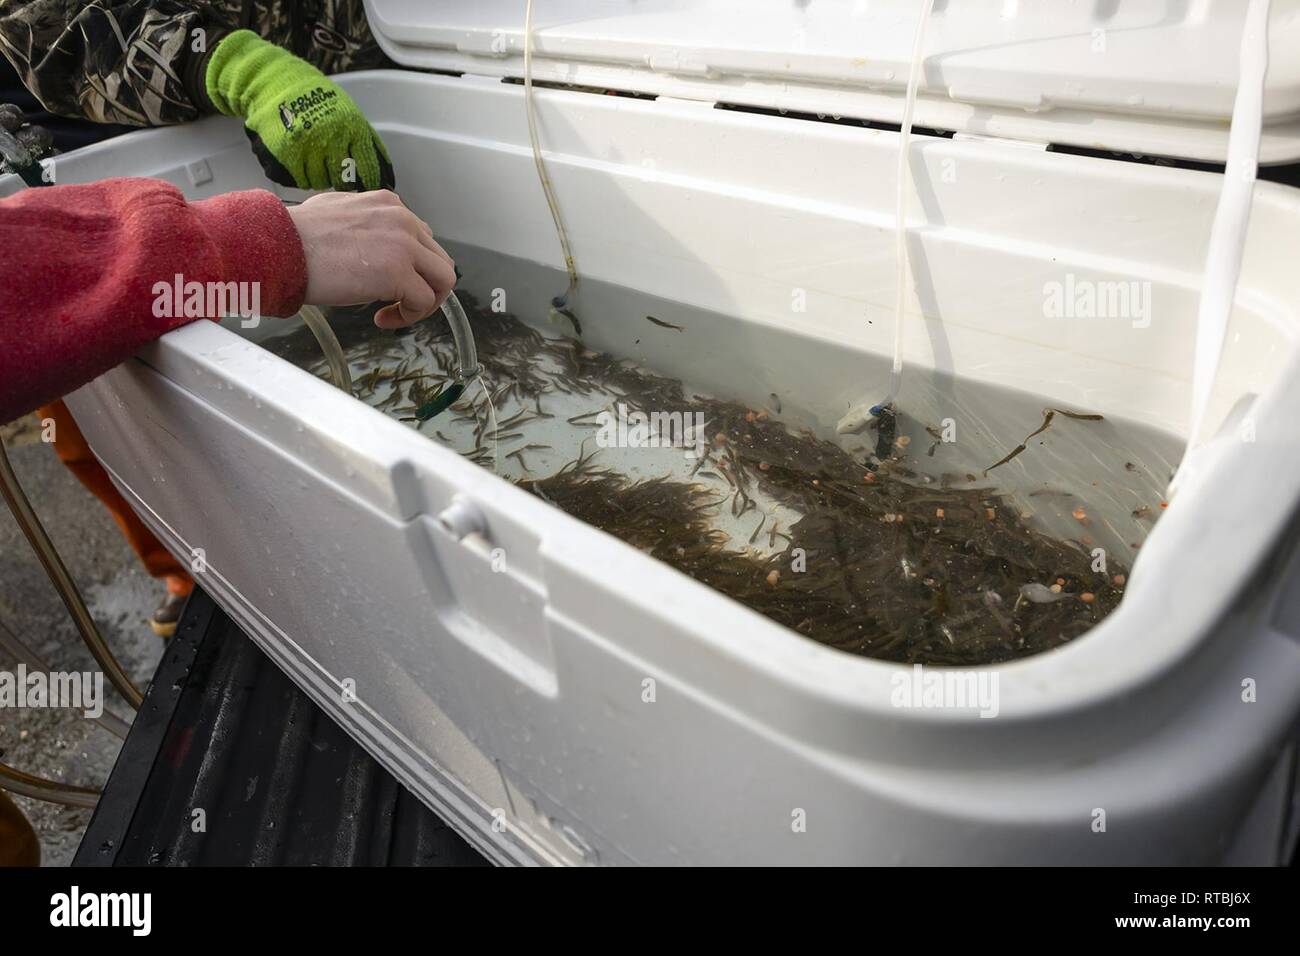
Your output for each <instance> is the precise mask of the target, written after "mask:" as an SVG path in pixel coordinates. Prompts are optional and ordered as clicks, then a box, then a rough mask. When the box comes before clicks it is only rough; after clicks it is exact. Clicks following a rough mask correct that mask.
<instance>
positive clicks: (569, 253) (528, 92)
mask: <svg viewBox="0 0 1300 956" xmlns="http://www.w3.org/2000/svg"><path fill="white" fill-rule="evenodd" d="M524 112H525V113H526V114H527V116H528V142H529V145H530V146H531V147H532V150H533V165H534V166H536V167H537V178H538V179H539V180H540V181H541V184H542V192H543V193H544V194H545V195H546V205H547V207H549V208H550V210H551V220H552V221H553V222H554V223H555V234H556V236H557V237H558V238H559V240H560V252H561V254H562V255H563V256H564V271H565V272H567V273H568V274H569V286H568V288H567V289H565V290H564V295H560V296H556V297H555V298H554V299H552V300H551V307H552V309H554V310H555V311H557V312H559V313H560V314H561V315H564V316H566V317H567V318H568V319H569V321H570V322H572V323H573V329H574V331H575V332H576V333H577V334H578V337H579V338H581V337H582V324H581V323H580V322H579V321H578V319H577V317H576V316H575V315H574V314H573V312H572V311H571V310H572V308H573V306H574V304H575V303H574V299H575V295H576V293H577V290H578V266H577V264H576V263H575V262H574V260H573V247H572V246H571V245H570V244H569V233H568V231H567V230H566V229H565V228H564V219H563V218H562V217H561V216H560V201H559V200H558V199H557V198H556V197H555V187H554V186H553V185H551V177H550V176H549V175H548V174H547V172H546V163H545V161H544V160H543V159H542V141H541V137H540V136H539V135H538V132H537V108H536V105H535V104H534V102H533V0H527V3H526V5H525V7H524Z"/></svg>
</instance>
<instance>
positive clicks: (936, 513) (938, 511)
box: [934, 508, 943, 518]
mask: <svg viewBox="0 0 1300 956" xmlns="http://www.w3.org/2000/svg"><path fill="white" fill-rule="evenodd" d="M934 516H935V517H936V518H942V517H943V509H942V508H935V509H934Z"/></svg>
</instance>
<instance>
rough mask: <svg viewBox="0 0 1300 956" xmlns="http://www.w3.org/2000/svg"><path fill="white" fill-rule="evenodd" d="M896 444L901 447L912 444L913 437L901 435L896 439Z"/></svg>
mask: <svg viewBox="0 0 1300 956" xmlns="http://www.w3.org/2000/svg"><path fill="white" fill-rule="evenodd" d="M894 444H895V445H897V446H898V447H899V448H906V447H907V446H908V445H910V444H912V439H910V438H908V437H907V436H906V435H899V436H898V437H897V438H895V439H894Z"/></svg>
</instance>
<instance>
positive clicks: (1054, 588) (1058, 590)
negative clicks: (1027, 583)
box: [1048, 584, 1061, 594]
mask: <svg viewBox="0 0 1300 956" xmlns="http://www.w3.org/2000/svg"><path fill="white" fill-rule="evenodd" d="M1048 590H1049V591H1051V592H1052V593H1053V594H1060V593H1061V586H1060V585H1059V584H1053V585H1052V586H1051V587H1050V588H1048Z"/></svg>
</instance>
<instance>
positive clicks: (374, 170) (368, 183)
mask: <svg viewBox="0 0 1300 956" xmlns="http://www.w3.org/2000/svg"><path fill="white" fill-rule="evenodd" d="M352 156H353V158H354V159H355V160H356V161H357V179H359V180H360V181H361V184H362V188H364V189H380V188H381V187H382V183H381V182H380V175H379V154H378V152H377V151H376V150H375V144H374V141H373V140H372V139H371V138H370V137H369V136H366V137H365V138H363V139H358V140H356V141H355V142H353V143H352Z"/></svg>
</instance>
